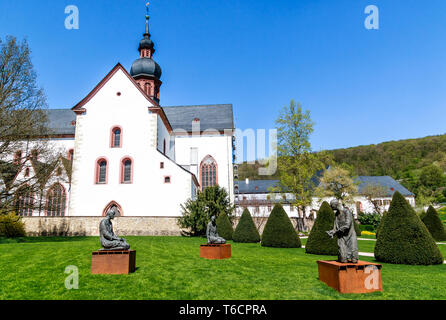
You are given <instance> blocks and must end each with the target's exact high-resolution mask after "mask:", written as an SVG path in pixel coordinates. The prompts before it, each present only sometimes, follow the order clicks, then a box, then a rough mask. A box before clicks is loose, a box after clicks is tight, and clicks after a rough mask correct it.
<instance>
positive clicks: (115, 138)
mask: <svg viewBox="0 0 446 320" xmlns="http://www.w3.org/2000/svg"><path fill="white" fill-rule="evenodd" d="M110 145H111V147H112V148H121V147H122V129H121V128H120V127H115V128H113V129H112V133H111V143H110Z"/></svg>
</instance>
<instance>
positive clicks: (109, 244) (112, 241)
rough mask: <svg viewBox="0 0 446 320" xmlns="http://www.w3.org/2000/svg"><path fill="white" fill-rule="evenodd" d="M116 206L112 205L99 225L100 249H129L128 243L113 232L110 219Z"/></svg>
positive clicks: (112, 217) (114, 212)
mask: <svg viewBox="0 0 446 320" xmlns="http://www.w3.org/2000/svg"><path fill="white" fill-rule="evenodd" d="M117 210H118V208H117V207H116V206H112V207H111V208H110V209H109V210H108V212H107V216H106V218H105V219H104V220H102V221H101V224H100V225H99V234H100V238H101V245H102V247H103V249H101V250H129V249H130V245H129V244H128V243H127V241H125V239H123V238H119V237H117V236H116V235H115V234H114V232H113V224H112V222H111V220H113V219H114V218H115V215H116V212H117Z"/></svg>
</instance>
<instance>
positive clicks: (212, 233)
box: [206, 216, 226, 244]
mask: <svg viewBox="0 0 446 320" xmlns="http://www.w3.org/2000/svg"><path fill="white" fill-rule="evenodd" d="M206 236H207V238H208V244H225V243H226V240H225V239H223V238H222V237H220V236H219V235H218V233H217V224H216V222H215V216H212V217H211V222H209V223H208V227H207V230H206Z"/></svg>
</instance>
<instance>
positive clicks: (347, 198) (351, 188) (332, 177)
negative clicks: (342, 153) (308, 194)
mask: <svg viewBox="0 0 446 320" xmlns="http://www.w3.org/2000/svg"><path fill="white" fill-rule="evenodd" d="M317 193H318V194H319V196H320V197H334V198H336V199H338V200H341V201H342V202H344V203H347V204H348V203H353V202H354V197H355V196H356V195H357V194H358V183H357V182H355V181H354V180H353V178H352V176H351V173H350V172H349V171H348V170H347V169H345V168H343V167H341V166H333V167H330V168H329V169H328V170H325V172H324V175H323V176H322V178H321V181H320V185H319V187H318V188H317Z"/></svg>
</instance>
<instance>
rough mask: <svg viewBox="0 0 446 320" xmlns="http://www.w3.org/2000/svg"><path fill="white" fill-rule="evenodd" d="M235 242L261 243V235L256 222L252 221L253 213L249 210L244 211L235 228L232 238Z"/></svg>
mask: <svg viewBox="0 0 446 320" xmlns="http://www.w3.org/2000/svg"><path fill="white" fill-rule="evenodd" d="M232 238H233V240H234V241H235V242H242V243H258V242H260V234H259V231H258V230H257V228H256V226H255V224H254V221H253V220H252V217H251V213H249V210H248V209H245V210H243V213H242V216H241V217H240V221H239V223H238V225H237V227H236V228H235V231H234V234H233V236H232Z"/></svg>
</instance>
